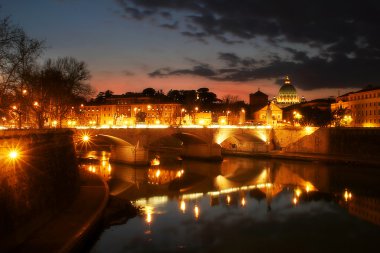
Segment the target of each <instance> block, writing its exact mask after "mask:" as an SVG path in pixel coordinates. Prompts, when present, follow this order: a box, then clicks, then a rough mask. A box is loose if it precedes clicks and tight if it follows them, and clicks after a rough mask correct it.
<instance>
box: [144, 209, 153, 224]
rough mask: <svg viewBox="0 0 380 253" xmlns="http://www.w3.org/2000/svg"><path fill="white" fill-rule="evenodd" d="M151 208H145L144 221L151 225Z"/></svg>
mask: <svg viewBox="0 0 380 253" xmlns="http://www.w3.org/2000/svg"><path fill="white" fill-rule="evenodd" d="M152 214H153V207H152V206H145V215H146V217H145V221H146V222H147V223H148V224H150V223H152V220H153V216H152Z"/></svg>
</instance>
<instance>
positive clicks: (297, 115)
mask: <svg viewBox="0 0 380 253" xmlns="http://www.w3.org/2000/svg"><path fill="white" fill-rule="evenodd" d="M293 118H294V123H296V122H297V124H299V121H300V120H301V119H302V115H301V114H300V113H299V112H297V111H293Z"/></svg>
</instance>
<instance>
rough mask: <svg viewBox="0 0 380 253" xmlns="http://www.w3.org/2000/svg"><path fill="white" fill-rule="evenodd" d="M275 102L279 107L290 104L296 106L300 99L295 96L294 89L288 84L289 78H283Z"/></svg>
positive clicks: (295, 91)
mask: <svg viewBox="0 0 380 253" xmlns="http://www.w3.org/2000/svg"><path fill="white" fill-rule="evenodd" d="M276 102H277V104H278V105H280V106H281V107H286V106H289V105H292V104H298V103H299V102H300V99H299V97H298V95H297V90H296V88H295V87H294V86H293V85H292V84H291V83H290V79H289V77H288V76H287V77H285V79H284V84H283V85H282V86H281V88H280V90H279V91H278V97H277V98H276Z"/></svg>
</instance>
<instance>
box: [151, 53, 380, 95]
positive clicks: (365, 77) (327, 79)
mask: <svg viewBox="0 0 380 253" xmlns="http://www.w3.org/2000/svg"><path fill="white" fill-rule="evenodd" d="M219 59H220V60H221V61H222V62H223V63H224V64H225V65H226V67H222V68H216V67H212V66H210V65H209V64H205V63H201V62H198V61H195V60H192V62H193V63H194V64H196V65H195V66H194V67H192V68H189V69H171V68H162V69H159V70H156V71H154V72H152V73H150V74H149V76H150V77H170V76H174V75H175V76H179V75H191V76H199V77H204V78H207V79H210V80H215V81H221V82H224V81H230V82H247V81H252V80H259V79H281V78H283V77H284V76H285V75H290V76H291V78H292V80H293V82H294V83H295V84H296V86H297V87H299V88H302V89H304V90H311V89H316V88H346V87H363V86H365V85H367V84H380V75H378V74H377V70H378V69H379V68H380V61H378V60H376V59H372V60H357V59H352V58H349V57H347V56H344V55H342V56H341V57H335V58H334V59H332V60H326V59H323V58H321V57H307V56H306V54H305V53H303V52H299V51H293V57H292V59H289V60H288V61H284V60H281V59H280V58H273V59H275V60H273V61H271V62H268V63H266V64H263V63H262V62H260V63H259V64H257V62H256V61H255V60H254V59H251V58H241V57H239V56H237V55H236V54H233V53H219ZM294 59H296V61H295V60H294Z"/></svg>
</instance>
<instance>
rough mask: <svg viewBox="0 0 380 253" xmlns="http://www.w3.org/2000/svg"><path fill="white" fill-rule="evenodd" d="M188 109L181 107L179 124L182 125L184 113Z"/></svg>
mask: <svg viewBox="0 0 380 253" xmlns="http://www.w3.org/2000/svg"><path fill="white" fill-rule="evenodd" d="M185 111H186V110H185V109H184V108H182V109H181V117H180V118H179V119H180V121H179V124H180V125H182V113H183V112H185Z"/></svg>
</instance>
